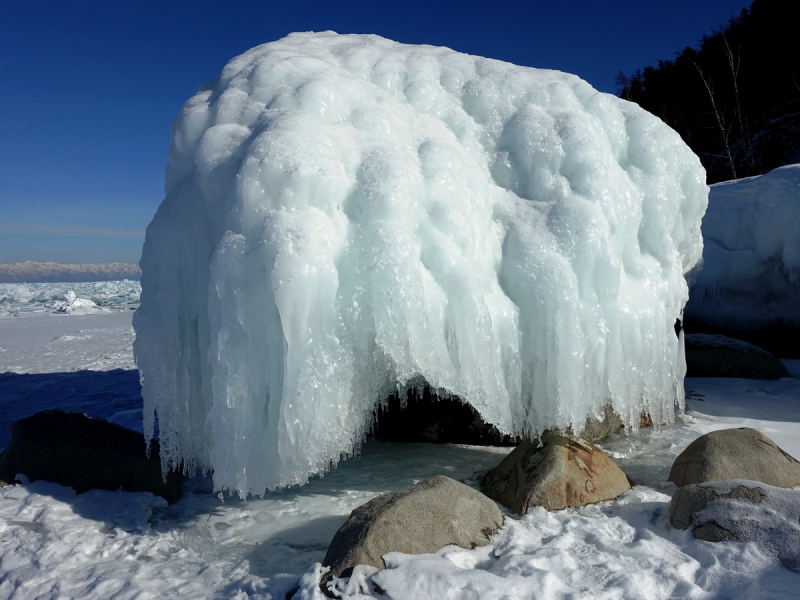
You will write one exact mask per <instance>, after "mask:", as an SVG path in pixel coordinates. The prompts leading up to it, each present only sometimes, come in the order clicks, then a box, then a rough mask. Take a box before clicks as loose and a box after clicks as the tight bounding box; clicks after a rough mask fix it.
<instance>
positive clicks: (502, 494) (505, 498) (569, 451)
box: [484, 432, 631, 515]
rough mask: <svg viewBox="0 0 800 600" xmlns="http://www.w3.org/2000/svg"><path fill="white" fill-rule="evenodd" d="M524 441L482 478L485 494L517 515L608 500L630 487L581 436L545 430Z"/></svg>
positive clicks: (595, 448) (611, 463) (607, 460)
mask: <svg viewBox="0 0 800 600" xmlns="http://www.w3.org/2000/svg"><path fill="white" fill-rule="evenodd" d="M541 443H542V446H541V447H538V445H537V443H536V442H523V443H522V444H520V445H519V446H517V447H516V448H515V449H514V450H513V451H512V452H511V454H509V455H508V456H506V457H505V458H504V459H503V460H502V462H501V463H500V464H499V465H497V467H495V468H494V469H493V470H492V471H490V472H489V473H488V474H487V475H486V478H485V479H484V488H485V490H486V494H487V495H488V496H489V497H491V498H494V499H495V500H497V501H498V502H501V503H502V504H504V505H506V506H507V507H508V508H510V509H511V510H513V511H514V512H515V513H517V514H519V515H524V514H526V513H527V512H528V510H530V509H531V508H533V507H534V506H541V507H543V508H545V509H546V510H561V509H562V508H567V507H569V506H584V505H586V504H593V503H595V502H602V501H603V500H612V499H614V498H616V497H617V496H619V495H620V494H623V493H625V492H627V491H628V490H629V489H630V488H631V486H630V483H629V481H628V478H627V477H626V476H625V473H623V472H622V470H621V469H620V468H619V467H618V466H617V465H616V464H615V463H614V461H613V460H611V459H610V458H609V457H608V456H607V455H606V454H605V453H604V452H603V451H602V450H600V449H599V448H597V447H596V446H593V445H592V444H590V443H589V442H587V441H586V440H583V439H581V438H573V437H571V436H564V435H561V434H559V433H558V432H547V433H545V434H544V435H543V436H542V438H541Z"/></svg>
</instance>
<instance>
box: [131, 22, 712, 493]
mask: <svg viewBox="0 0 800 600" xmlns="http://www.w3.org/2000/svg"><path fill="white" fill-rule="evenodd" d="M165 192H166V198H165V200H164V201H163V203H162V204H161V206H160V208H159V210H158V213H157V214H156V216H155V218H154V219H153V222H152V223H151V224H150V226H149V227H148V230H147V235H146V240H145V245H144V250H143V255H142V260H141V263H140V264H141V267H142V272H143V274H142V304H141V308H140V309H139V311H138V312H137V313H136V315H135V317H134V326H135V329H136V334H137V338H136V342H135V345H134V353H135V357H136V360H137V364H138V367H139V369H140V372H141V376H142V382H143V397H144V414H145V423H144V426H145V432H146V434H148V435H150V434H151V433H152V428H153V416H154V415H155V414H156V412H157V415H158V419H159V424H160V431H161V448H162V453H161V456H162V460H163V466H164V467H165V468H166V467H168V466H171V465H178V464H181V463H182V464H183V466H184V467H185V468H186V469H187V470H189V471H194V470H197V469H201V470H204V471H208V470H212V469H213V477H214V485H215V487H216V488H217V489H229V490H237V491H238V492H239V493H240V494H241V495H245V494H247V493H248V492H250V493H254V494H262V493H263V492H264V491H265V489H272V488H275V487H279V486H286V485H291V484H297V483H303V482H305V481H307V479H308V478H309V477H310V476H312V475H314V474H316V473H322V472H325V471H326V470H327V469H329V468H330V467H331V466H332V465H335V464H336V463H337V461H338V460H340V458H341V457H346V456H349V455H351V454H352V453H354V452H357V451H358V448H359V446H360V444H361V441H362V440H363V438H364V436H365V435H366V433H367V432H368V430H369V429H370V427H371V425H372V422H373V411H374V410H375V407H376V405H377V404H378V403H380V402H381V401H382V400H384V399H385V398H386V397H387V396H388V395H389V394H390V393H391V392H392V391H394V390H396V389H398V388H399V389H403V388H406V387H408V386H419V385H423V383H426V384H427V385H430V386H431V387H432V388H434V389H435V390H438V393H439V394H440V395H455V396H457V397H459V398H460V399H462V400H463V401H465V402H468V403H469V404H470V405H472V406H473V407H474V408H475V409H476V410H477V411H478V412H479V413H480V414H481V415H482V417H483V418H484V419H485V420H486V421H489V422H491V423H493V424H495V425H496V426H497V427H498V428H499V429H500V430H501V431H503V432H508V433H512V434H518V435H535V434H536V433H537V432H540V431H541V430H543V429H544V428H551V427H556V428H566V427H568V426H573V427H575V428H576V429H578V430H580V428H581V427H582V425H583V423H584V421H585V419H586V416H587V415H598V414H600V412H601V409H602V407H603V406H604V405H605V404H607V403H612V404H613V406H614V409H615V410H616V411H617V412H619V413H620V414H621V416H622V417H623V419H624V421H625V422H626V424H628V425H629V426H630V428H631V429H632V430H636V429H637V427H638V423H639V417H640V413H641V412H642V411H647V412H649V413H651V414H652V416H653V421H654V422H656V423H660V422H662V420H663V421H666V422H669V421H671V420H672V418H673V411H674V409H675V406H676V405H678V406H679V407H681V406H682V403H683V387H682V384H683V376H684V372H685V366H684V364H683V359H682V356H683V354H682V347H681V345H682V341H681V340H679V339H678V337H677V336H676V335H675V331H674V329H673V325H674V323H675V319H676V318H677V317H679V316H680V315H681V311H682V309H683V306H684V304H685V303H686V300H687V297H688V292H687V285H686V281H685V279H684V274H685V273H686V272H687V271H689V270H690V269H692V268H693V267H694V266H695V265H696V264H697V262H698V261H699V259H700V256H701V254H702V238H701V233H700V220H701V217H702V215H703V213H704V211H705V209H706V204H707V196H708V188H707V186H706V185H705V173H704V171H703V169H702V167H701V165H700V162H699V160H698V159H697V157H695V156H694V154H692V152H691V151H690V150H689V149H688V147H686V145H685V144H684V143H683V142H682V141H681V139H680V137H679V136H678V135H677V134H676V133H675V132H674V131H672V130H671V129H670V128H668V127H667V126H665V125H664V124H663V123H662V122H661V121H660V120H658V119H657V118H655V117H654V116H652V115H650V114H649V113H646V112H645V111H643V110H641V109H640V108H639V107H637V106H636V105H634V104H630V103H627V102H625V101H623V100H620V99H618V98H615V97H613V96H610V95H608V94H601V93H598V92H597V91H595V90H594V89H593V88H592V87H591V86H590V85H589V84H587V83H586V82H584V81H582V80H581V79H579V78H578V77H576V76H573V75H567V74H564V73H560V72H556V71H547V70H539V69H531V68H523V67H518V66H515V65H511V64H508V63H503V62H499V61H495V60H490V59H485V58H479V57H474V56H468V55H465V54H460V53H457V52H454V51H452V50H449V49H446V48H436V47H431V46H410V45H403V44H398V43H395V42H392V41H389V40H386V39H383V38H380V37H377V36H369V35H363V36H362V35H337V34H335V33H332V32H326V33H319V34H315V33H304V34H292V35H290V36H288V37H287V38H284V39H282V40H280V41H278V42H273V43H269V44H265V45H262V46H259V47H257V48H254V49H252V50H250V51H248V52H246V53H244V54H243V55H241V56H239V57H237V58H235V59H233V60H232V61H231V62H230V63H229V64H228V65H227V66H226V67H225V69H224V70H223V72H222V74H221V75H220V77H219V78H218V79H215V80H214V81H211V82H209V83H208V84H206V85H205V86H203V87H202V88H200V90H199V91H198V92H197V93H196V94H195V96H194V97H193V98H191V99H190V100H189V101H188V102H187V103H186V104H185V105H184V107H183V109H182V111H181V113H180V115H179V117H178V119H177V121H176V122H175V124H174V126H173V130H172V141H171V148H170V154H169V162H168V167H167V180H166V190H165Z"/></svg>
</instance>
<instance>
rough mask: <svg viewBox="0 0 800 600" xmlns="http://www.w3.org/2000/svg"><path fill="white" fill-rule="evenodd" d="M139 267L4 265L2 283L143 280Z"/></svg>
mask: <svg viewBox="0 0 800 600" xmlns="http://www.w3.org/2000/svg"><path fill="white" fill-rule="evenodd" d="M141 277H142V271H141V269H139V265H130V264H126V263H106V264H98V265H93V264H82V265H62V264H60V263H54V262H43V263H42V262H32V261H29V260H26V261H25V262H18V263H6V264H2V263H0V283H50V282H56V281H58V282H61V281H115V280H119V279H134V280H139V279H141Z"/></svg>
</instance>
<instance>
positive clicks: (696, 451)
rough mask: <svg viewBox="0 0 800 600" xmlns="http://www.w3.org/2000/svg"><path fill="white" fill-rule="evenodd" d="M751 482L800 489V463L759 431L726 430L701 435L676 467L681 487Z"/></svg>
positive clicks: (673, 473)
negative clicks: (710, 483) (708, 483)
mask: <svg viewBox="0 0 800 600" xmlns="http://www.w3.org/2000/svg"><path fill="white" fill-rule="evenodd" d="M726 479H748V480H753V481H762V482H764V483H766V484H769V485H773V486H777V487H782V488H790V487H794V486H796V485H800V462H798V461H797V460H796V459H795V458H794V457H792V456H790V455H789V454H787V453H786V452H784V451H783V450H781V449H780V448H779V447H778V446H777V445H775V442H773V441H772V440H771V439H769V438H768V437H767V436H765V435H764V434H763V433H761V432H760V431H758V430H757V429H751V428H750V427H741V428H738V429H722V430H720V431H712V432H711V433H707V434H705V435H701V436H700V437H699V438H697V439H696V440H695V441H693V442H692V443H691V444H689V446H688V447H687V448H686V450H684V451H683V452H681V453H680V455H679V456H678V458H676V459H675V462H674V463H673V464H672V469H671V470H670V472H669V480H670V481H672V482H673V483H675V485H677V486H678V487H683V486H685V485H690V484H693V483H703V482H706V481H722V480H726Z"/></svg>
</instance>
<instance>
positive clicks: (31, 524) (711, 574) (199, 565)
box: [0, 311, 800, 599]
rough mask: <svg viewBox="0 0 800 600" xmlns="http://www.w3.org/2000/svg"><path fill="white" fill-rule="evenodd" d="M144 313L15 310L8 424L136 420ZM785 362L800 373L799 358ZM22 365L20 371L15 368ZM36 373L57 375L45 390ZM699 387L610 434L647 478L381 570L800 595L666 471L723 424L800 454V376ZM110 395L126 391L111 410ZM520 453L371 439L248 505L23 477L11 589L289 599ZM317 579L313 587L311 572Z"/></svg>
mask: <svg viewBox="0 0 800 600" xmlns="http://www.w3.org/2000/svg"><path fill="white" fill-rule="evenodd" d="M130 317H131V312H130V311H123V312H116V313H107V314H99V315H87V316H74V315H73V316H53V315H47V314H33V315H25V316H22V317H19V318H7V319H0V347H3V348H4V349H5V348H6V347H8V351H6V352H0V361H1V362H0V403H2V406H3V409H4V410H2V411H0V414H2V415H3V421H2V422H0V429H3V430H5V431H7V429H8V426H9V425H10V422H11V421H13V420H16V418H21V417H22V416H25V415H24V414H22V413H24V412H25V410H30V412H31V413H32V412H36V410H40V409H43V408H47V407H48V406H47V405H48V404H49V403H51V404H53V405H54V406H61V407H62V408H64V409H65V410H82V411H86V412H88V413H89V414H96V415H97V416H104V417H105V418H112V419H116V420H117V422H121V424H124V425H127V426H136V425H137V417H138V410H139V409H140V407H141V400H140V399H139V398H138V397H137V392H138V378H137V377H136V376H135V371H133V362H132V357H131V351H130V342H131V339H132V338H131V336H130ZM88 336H91V337H88ZM12 340H13V344H12V343H11V341H12ZM48 353H49V354H48ZM98 357H106V358H102V359H99V358H98ZM12 359H13V360H12ZM787 364H788V366H789V368H790V372H792V373H793V374H794V375H795V376H797V375H798V371H799V370H800V369H799V368H798V367H800V361H787ZM9 366H14V368H15V369H16V370H17V374H14V375H11V374H8V373H5V372H4V371H8V370H9ZM87 369H94V370H91V371H87ZM97 369H106V370H105V371H103V370H97ZM113 369H120V370H113ZM70 376H71V377H73V378H75V379H71V380H70V379H69V377H70ZM93 376H94V377H98V379H97V381H96V382H94V381H93V380H91V377H93ZM37 377H39V378H41V377H45V378H49V380H48V381H49V383H47V384H46V385H42V384H41V383H40V385H38V387H37V386H36V385H32V384H33V383H35V378H37ZM59 378H65V379H59ZM81 380H83V381H82V383H80V385H76V383H78V382H80V381H81ZM40 381H41V380H40ZM70 386H71V389H68V388H70ZM81 386H83V387H81ZM686 389H687V404H688V407H689V410H688V411H687V413H686V415H684V416H683V417H682V418H680V419H679V421H678V423H677V424H676V425H675V426H674V427H672V428H670V429H668V430H665V431H663V432H661V433H658V432H655V431H653V430H643V431H642V433H641V435H639V436H638V437H626V436H625V435H616V436H613V437H611V438H608V439H607V440H605V441H604V442H603V443H602V444H600V445H601V446H602V448H603V449H604V450H605V451H606V452H608V453H609V454H610V455H611V456H612V457H614V459H615V460H616V461H617V462H618V464H620V466H621V467H622V468H623V470H624V471H625V472H626V473H627V474H628V475H629V476H630V477H631V478H632V479H633V480H634V482H635V483H636V484H637V485H636V487H635V488H634V489H633V490H632V491H631V492H629V493H627V494H625V495H624V496H622V497H621V498H619V499H618V500H616V501H613V502H605V503H601V504H598V505H594V506H588V507H585V508H582V509H575V510H567V511H561V512H555V513H546V512H545V511H541V510H539V511H533V512H532V513H531V514H529V515H527V516H526V517H523V518H518V517H514V516H510V515H509V519H508V521H507V523H506V525H505V526H504V527H503V529H502V530H501V531H500V532H499V533H498V534H497V535H496V536H495V537H494V538H493V541H492V544H490V546H487V547H485V548H479V549H476V550H472V551H467V550H461V549H453V548H449V549H443V550H442V551H440V552H438V553H436V554H434V555H427V556H418V557H411V556H403V555H392V556H391V558H390V562H391V563H392V565H394V566H393V567H392V568H391V569H389V570H387V571H385V572H384V573H383V574H381V575H378V576H376V581H378V582H380V585H381V587H382V588H383V589H385V590H387V593H388V594H389V597H391V598H421V597H441V598H466V597H480V598H501V597H502V598H529V597H531V594H533V593H535V594H536V595H537V597H542V598H561V597H566V596H569V595H570V594H572V595H574V596H577V597H592V598H644V597H647V598H667V597H670V596H682V597H689V598H700V597H702V598H707V597H709V596H710V597H728V598H730V597H747V596H748V594H750V595H751V597H752V595H753V594H755V595H756V596H758V597H771V598H781V597H786V598H789V597H794V596H795V592H796V589H797V586H798V584H800V575H798V574H795V573H792V572H790V571H787V570H786V569H784V568H783V567H781V566H780V564H779V563H778V562H777V560H775V559H774V558H772V557H770V556H766V555H764V554H763V553H762V552H761V551H759V550H758V549H757V548H756V547H755V546H752V545H742V544H711V543H708V542H701V541H697V540H694V538H693V537H692V536H691V534H689V533H687V532H683V531H679V530H675V529H672V528H671V527H670V526H669V522H668V518H667V503H668V501H669V497H670V495H671V493H672V491H673V490H674V486H673V484H671V483H668V482H666V475H667V472H668V471H669V467H670V465H671V463H672V460H673V459H674V457H675V456H677V454H678V453H680V452H681V451H682V450H683V449H684V448H685V447H686V446H687V445H688V444H689V443H690V442H691V441H692V440H693V439H695V438H696V437H697V436H698V435H700V434H702V433H705V432H707V431H711V430H713V429H720V428H725V427H741V426H749V427H756V428H757V429H760V430H761V431H763V432H764V433H766V434H767V435H768V436H770V437H771V438H772V439H773V440H775V442H776V443H778V445H780V446H781V447H782V448H783V449H784V450H786V451H787V452H789V453H790V454H793V455H795V456H800V381H798V380H797V379H795V378H785V379H782V380H779V381H774V382H772V381H752V380H738V379H728V380H722V379H688V380H687V381H686ZM59 390H61V391H59ZM15 394H16V395H15ZM104 394H105V396H104ZM12 398H16V400H15V401H14V402H15V404H13V406H15V407H16V408H15V409H14V415H15V416H14V418H10V417H9V415H11V414H12V411H10V410H9V409H10V408H11V407H12V402H11V399H12ZM109 398H116V399H118V400H119V399H120V398H122V399H123V401H122V402H121V403H120V406H110V405H109ZM34 400H35V402H36V403H35V404H31V402H32V401H34ZM92 400H93V401H94V403H92ZM81 402H83V404H81ZM92 411H95V412H94V413H93V412H92ZM16 415H20V416H19V417H17V416H16ZM114 415H117V416H116V417H115V416H114ZM138 423H139V425H138V426H139V428H140V427H141V425H140V423H141V421H140V420H139V421H138ZM4 444H5V442H2V443H0V445H4ZM508 451H509V449H503V448H478V447H467V446H435V445H428V444H392V443H385V442H380V443H375V442H373V443H367V444H366V445H365V446H364V448H363V452H362V454H361V456H359V457H358V458H355V459H353V460H350V461H347V462H344V463H341V464H340V465H339V467H338V468H337V469H335V470H334V471H332V472H331V473H329V474H328V475H327V476H326V477H324V478H314V479H313V480H312V481H311V482H310V483H309V484H308V485H306V486H303V487H299V488H297V487H294V488H290V489H286V490H279V491H277V492H273V493H268V494H266V495H265V496H264V498H250V499H248V501H246V502H244V501H241V500H239V499H238V498H231V497H227V498H225V500H224V502H221V501H220V499H219V498H218V497H217V495H215V494H214V493H213V492H212V489H211V485H210V481H208V480H207V479H195V480H193V481H191V482H189V483H188V484H187V485H186V487H185V489H184V497H183V498H182V499H181V500H180V501H179V502H177V503H176V504H174V505H172V506H170V507H167V506H166V505H165V503H164V502H163V501H162V500H161V499H159V498H156V497H153V496H152V495H150V494H147V493H136V494H134V493H127V492H105V491H93V492H89V493H87V494H83V495H81V496H75V495H74V493H73V492H72V490H71V489H69V488H64V487H61V486H58V485H55V484H50V483H45V482H37V483H34V484H30V485H18V486H10V487H7V488H3V489H0V596H2V597H14V598H55V597H85V598H106V597H109V596H111V595H114V594H118V597H121V598H134V597H136V598H139V597H142V598H149V597H167V596H176V595H183V596H185V597H192V598H197V597H211V596H213V597H219V598H231V597H239V598H245V597H253V598H275V599H278V598H281V599H282V598H284V596H285V594H286V592H287V591H289V590H291V589H293V588H294V587H296V586H297V585H298V584H299V583H300V577H301V576H302V575H303V574H304V573H306V572H307V571H309V569H311V567H312V565H313V564H314V563H315V562H318V561H320V560H322V557H323V556H324V553H325V548H326V546H327V543H328V542H329V541H330V539H331V537H332V536H333V534H334V533H335V531H336V529H337V528H338V527H339V526H340V525H341V524H342V523H343V522H344V520H345V519H346V517H347V515H348V514H349V512H350V511H351V510H352V509H353V508H355V507H356V506H359V505H360V504H363V503H364V502H366V501H368V500H370V499H371V498H373V497H375V496H376V495H378V494H380V493H383V492H387V491H391V490H395V489H399V488H401V487H404V486H406V485H409V484H410V483H412V482H413V481H417V480H421V479H423V478H425V477H427V476H430V475H434V474H445V475H448V476H450V477H453V478H455V479H457V480H460V481H464V482H465V483H467V484H469V485H473V486H476V487H477V485H478V478H479V476H480V475H481V474H482V473H483V472H485V471H486V470H488V469H490V468H492V467H493V466H494V465H495V464H496V463H497V462H499V460H500V458H501V457H502V456H503V454H504V453H506V452H508ZM312 571H313V570H312ZM305 581H306V585H305V591H306V592H307V593H308V594H313V593H314V592H315V589H316V588H315V586H314V584H313V581H314V576H313V574H312V575H311V576H308V577H306V580H305ZM301 592H302V590H301ZM297 597H298V598H299V597H301V596H300V595H298V596H297ZM302 597H309V598H310V597H313V596H312V595H307V596H302ZM383 598H386V596H383Z"/></svg>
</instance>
